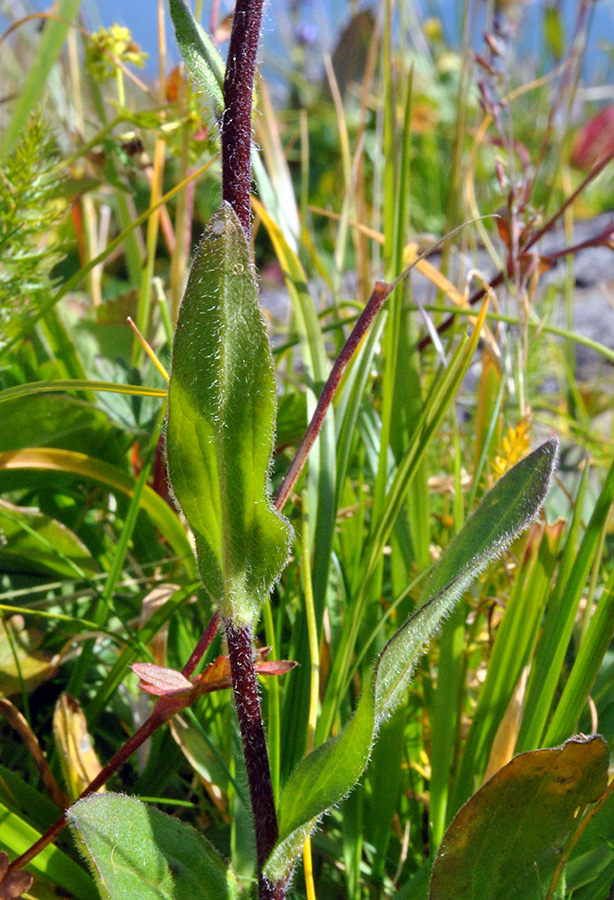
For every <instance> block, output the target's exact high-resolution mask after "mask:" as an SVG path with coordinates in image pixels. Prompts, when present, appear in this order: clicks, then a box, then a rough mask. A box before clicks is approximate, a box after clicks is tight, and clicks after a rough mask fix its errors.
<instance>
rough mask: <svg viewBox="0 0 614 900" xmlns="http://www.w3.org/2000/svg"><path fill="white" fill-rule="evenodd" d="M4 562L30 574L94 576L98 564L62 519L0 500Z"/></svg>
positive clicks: (0, 544)
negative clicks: (58, 519)
mask: <svg viewBox="0 0 614 900" xmlns="http://www.w3.org/2000/svg"><path fill="white" fill-rule="evenodd" d="M0 565H1V566H2V569H3V571H9V572H24V573H27V574H30V575H41V574H42V575H48V574H56V575H67V576H68V577H69V578H74V577H75V576H76V577H77V578H90V577H93V576H94V575H95V574H96V571H97V570H96V564H95V563H94V560H93V559H92V557H91V554H90V553H89V551H88V549H87V547H85V545H84V544H82V543H81V541H80V540H79V538H78V537H77V536H76V535H75V534H74V533H73V532H72V531H71V530H70V529H69V528H67V527H66V526H65V525H63V524H62V523H61V522H57V521H56V520H55V519H51V518H50V517H49V516H46V515H44V514H43V513H41V512H39V511H38V509H31V508H29V507H19V506H13V504H12V503H7V502H6V501H3V500H0Z"/></svg>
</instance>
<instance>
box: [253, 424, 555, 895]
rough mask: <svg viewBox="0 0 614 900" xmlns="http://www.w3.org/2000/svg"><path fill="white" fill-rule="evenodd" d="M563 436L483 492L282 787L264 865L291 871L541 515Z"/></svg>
mask: <svg viewBox="0 0 614 900" xmlns="http://www.w3.org/2000/svg"><path fill="white" fill-rule="evenodd" d="M557 448H558V441H556V440H551V441H547V442H546V443H545V444H543V445H542V446H541V447H538V449H537V450H535V451H534V452H533V453H531V454H529V456H527V457H526V458H525V459H523V460H522V461H521V462H519V463H518V464H517V465H516V466H514V468H513V469H512V470H511V471H510V472H508V473H507V474H506V475H504V477H503V478H502V479H501V480H500V481H499V482H498V483H497V484H496V485H495V487H494V488H493V489H492V490H491V491H490V492H489V493H488V494H487V495H486V497H485V498H484V500H483V501H482V503H481V505H480V506H479V507H478V509H477V510H476V512H475V513H474V514H473V516H471V518H470V519H469V520H468V521H467V523H466V524H465V526H464V528H463V529H462V531H460V532H459V534H458V535H457V537H456V538H455V539H454V541H453V542H452V543H451V545H450V547H449V548H448V550H447V551H446V553H445V555H444V557H443V558H442V560H441V562H440V563H439V565H438V566H437V568H436V569H435V571H434V572H433V574H432V575H431V578H430V580H429V582H428V584H427V586H426V588H425V595H426V598H427V599H426V603H425V604H424V606H422V607H421V609H419V610H418V612H417V613H415V614H414V615H413V616H411V618H409V619H408V620H407V621H406V622H405V624H404V625H403V626H402V627H401V628H400V629H399V631H397V633H396V634H395V635H394V637H393V638H391V640H390V641H389V642H388V644H387V645H386V647H384V650H383V651H382V653H381V655H380V657H379V660H378V662H377V664H376V666H375V668H374V670H373V673H372V675H371V678H370V679H369V682H368V684H367V686H366V687H365V690H364V693H363V696H362V698H361V701H360V704H359V706H358V709H357V711H356V713H355V715H354V717H353V718H352V719H351V721H350V723H349V725H348V726H347V727H346V729H345V731H344V732H343V733H342V734H341V735H337V736H336V737H335V738H332V739H331V740H329V741H327V742H326V743H325V744H323V745H321V746H320V747H318V748H317V749H316V750H315V751H314V752H313V753H311V754H310V755H309V756H307V757H306V758H305V759H303V760H301V762H300V763H299V764H298V766H297V767H296V768H295V770H294V771H293V773H292V775H291V776H290V779H289V780H288V783H287V785H286V788H285V790H284V792H283V794H282V798H281V804H280V839H279V842H278V844H277V846H276V847H275V849H274V850H273V853H272V855H271V857H270V859H269V861H268V863H267V866H266V869H265V873H266V874H267V876H268V877H269V878H271V880H273V881H278V880H281V879H283V878H284V877H286V876H287V875H288V873H289V872H290V871H291V869H292V865H293V862H294V860H295V859H296V856H297V855H298V853H299V852H300V849H301V846H302V842H303V841H304V839H305V837H306V835H307V834H309V832H310V831H311V830H312V828H313V827H314V825H315V823H316V822H317V820H318V818H319V817H320V816H321V815H322V814H323V813H324V812H326V810H327V809H330V807H331V806H333V805H334V804H335V803H338V802H339V801H340V800H341V799H342V798H343V797H344V796H345V795H346V794H347V793H348V792H349V791H350V790H351V789H352V787H353V786H354V784H355V783H356V782H357V781H358V779H359V778H360V776H361V774H362V772H363V771H364V768H365V766H366V764H367V761H368V759H369V755H370V752H371V746H372V743H373V740H374V738H375V734H376V731H377V727H378V724H379V723H380V722H381V721H382V719H383V718H385V717H386V716H388V715H390V714H391V713H392V712H394V710H395V708H396V707H398V706H399V704H400V703H401V701H402V699H403V696H404V693H405V690H406V688H407V686H408V684H409V682H410V680H411V674H412V671H413V667H414V665H415V663H416V660H417V658H418V656H419V654H420V653H421V652H422V650H423V649H424V646H425V643H426V642H427V641H428V640H429V638H431V637H432V635H433V634H434V633H435V631H436V630H437V628H438V627H439V625H440V624H441V621H442V619H443V618H445V616H446V615H447V614H448V613H449V612H450V610H451V609H452V608H453V606H454V604H455V603H456V601H457V600H458V599H459V598H460V596H461V595H462V593H463V591H464V590H466V589H467V587H468V586H469V584H470V583H471V581H472V580H473V579H474V578H475V577H476V576H477V575H478V574H479V573H480V572H481V571H482V570H483V569H484V568H485V566H486V565H487V564H488V563H489V562H490V561H492V560H493V559H494V558H496V557H497V556H498V555H499V554H500V553H501V552H502V551H503V549H504V548H505V547H506V546H507V545H508V544H509V543H510V542H511V541H512V540H513V539H514V538H515V537H517V536H518V535H519V534H520V533H521V532H522V531H523V530H524V529H525V528H527V527H528V526H529V524H530V523H531V522H532V521H533V519H534V518H535V517H536V516H537V514H538V512H539V510H540V508H541V506H542V503H543V502H544V499H545V497H546V494H547V492H548V487H549V485H550V480H551V478H552V472H553V470H554V465H555V462H556V456H557Z"/></svg>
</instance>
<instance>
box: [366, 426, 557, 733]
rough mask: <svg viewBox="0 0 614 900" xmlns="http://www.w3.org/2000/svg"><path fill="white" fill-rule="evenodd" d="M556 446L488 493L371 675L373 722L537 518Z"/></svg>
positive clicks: (534, 455) (526, 460) (395, 703)
mask: <svg viewBox="0 0 614 900" xmlns="http://www.w3.org/2000/svg"><path fill="white" fill-rule="evenodd" d="M557 452H558V440H556V439H554V438H553V439H551V440H549V441H546V443H545V444H542V445H541V447H538V448H537V450H534V451H533V453H530V454H529V455H528V456H526V457H525V458H524V459H523V460H521V461H520V462H519V463H518V464H517V465H515V466H514V468H513V469H510V471H509V472H508V473H507V474H506V475H504V476H503V478H501V479H500V480H499V481H498V482H497V484H496V485H495V486H494V488H493V489H492V490H491V491H489V492H488V494H487V495H486V497H485V498H484V500H483V501H482V503H481V504H480V506H479V507H478V508H477V510H476V511H475V512H474V513H473V515H472V516H471V517H470V518H469V519H468V520H467V522H466V524H465V526H464V527H463V529H462V530H461V531H460V532H459V533H458V535H457V536H456V537H455V538H454V540H453V541H452V543H451V544H450V546H449V547H448V548H447V550H446V552H445V553H444V555H443V557H442V559H441V561H440V562H439V564H438V565H437V567H436V568H435V570H434V572H433V574H432V575H431V577H430V579H429V581H428V583H427V584H426V586H425V589H424V594H425V597H426V603H425V604H424V606H422V608H421V609H419V610H418V612H416V613H415V614H414V615H413V616H411V617H410V618H409V619H408V620H407V622H406V623H405V624H404V625H403V626H402V627H401V628H400V629H399V630H398V631H397V633H396V634H395V635H394V637H392V638H391V639H390V641H389V642H388V644H387V645H386V647H384V650H383V651H382V654H381V656H380V659H379V662H378V665H377V669H376V674H375V711H376V718H378V719H380V718H382V717H384V716H387V715H389V714H390V713H392V712H393V710H394V709H395V708H396V707H397V706H398V705H399V703H400V702H401V699H402V697H403V694H404V692H405V690H406V689H407V686H408V684H409V682H410V680H411V674H412V670H413V666H414V664H415V662H416V660H417V658H418V656H419V655H420V653H421V652H422V648H423V647H424V645H425V644H426V642H427V641H428V640H429V639H430V638H431V637H432V636H433V634H434V633H435V631H436V630H437V628H438V627H439V626H440V624H441V622H442V620H443V619H444V618H445V617H446V615H448V613H449V612H450V611H451V610H452V608H453V606H454V604H455V603H456V601H457V600H458V599H459V598H460V597H461V596H462V594H463V592H464V591H465V590H466V589H467V587H468V586H469V584H470V583H471V582H472V581H473V579H474V578H476V577H477V576H478V575H479V574H480V572H482V571H483V570H484V569H485V568H486V566H487V565H488V563H489V562H491V561H492V560H493V559H496V558H497V557H498V556H499V555H500V554H501V553H502V552H503V550H504V549H505V548H506V547H507V546H508V545H509V544H510V543H511V542H512V541H513V540H514V538H516V537H518V535H519V534H521V533H522V532H523V531H524V530H525V529H526V528H528V526H529V525H530V524H531V522H532V521H533V520H534V519H535V517H536V516H537V514H538V512H539V510H540V508H541V506H542V503H543V502H544V500H545V498H546V494H547V493H548V488H549V486H550V481H551V479H552V473H553V471H554V466H555V464H556V458H557Z"/></svg>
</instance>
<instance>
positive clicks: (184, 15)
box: [170, 0, 224, 125]
mask: <svg viewBox="0 0 614 900" xmlns="http://www.w3.org/2000/svg"><path fill="white" fill-rule="evenodd" d="M170 6H171V17H172V19H173V25H174V28H175V35H176V36H177V43H178V44H179V50H180V51H181V55H182V57H183V59H184V61H185V64H186V66H187V69H188V72H189V74H190V78H191V80H192V83H193V85H194V87H195V88H196V90H204V91H205V92H206V94H207V99H208V101H209V103H210V104H211V113H212V115H213V119H214V122H215V123H216V124H218V125H219V122H220V119H221V117H222V113H223V111H224V94H223V91H222V88H223V85H224V62H223V60H222V57H221V56H220V54H219V52H218V50H217V47H216V46H215V44H214V43H213V41H212V40H211V38H210V37H209V36H208V34H207V33H206V32H205V30H204V29H203V28H202V27H201V26H200V24H199V23H198V22H197V21H196V19H195V18H194V15H193V14H192V12H191V11H190V8H189V7H188V5H187V3H186V2H185V0H170Z"/></svg>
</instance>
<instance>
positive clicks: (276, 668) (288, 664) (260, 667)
mask: <svg viewBox="0 0 614 900" xmlns="http://www.w3.org/2000/svg"><path fill="white" fill-rule="evenodd" d="M296 665H297V663H296V662H294V661H293V660H291V659H271V660H269V662H261V663H256V671H257V672H258V674H259V675H285V674H286V672H289V671H290V670H291V669H293V668H294V667H295V666H296Z"/></svg>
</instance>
